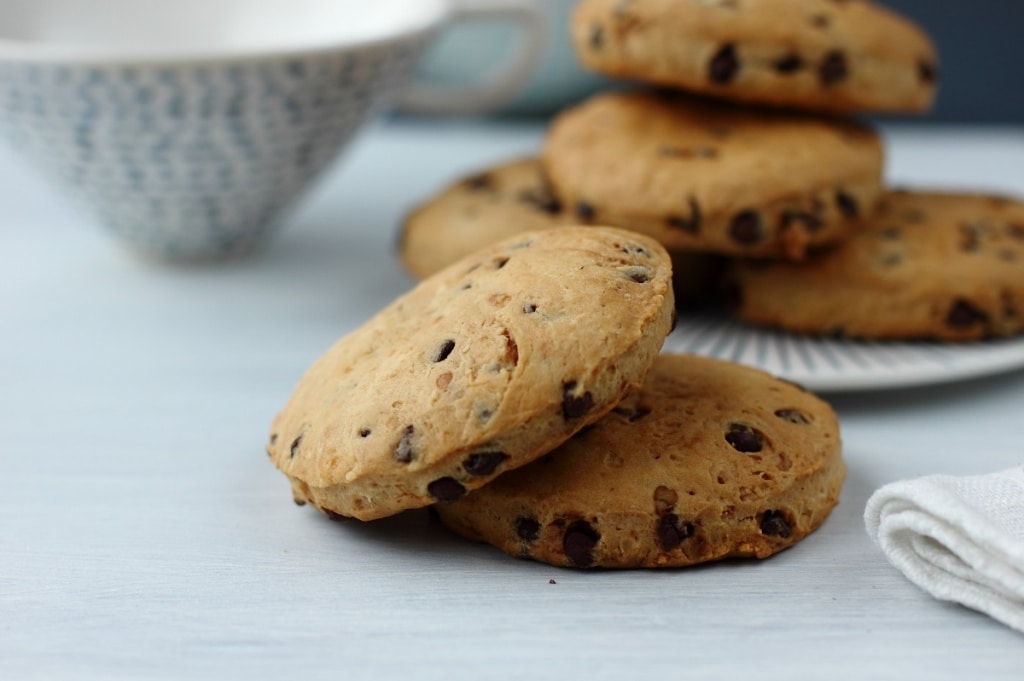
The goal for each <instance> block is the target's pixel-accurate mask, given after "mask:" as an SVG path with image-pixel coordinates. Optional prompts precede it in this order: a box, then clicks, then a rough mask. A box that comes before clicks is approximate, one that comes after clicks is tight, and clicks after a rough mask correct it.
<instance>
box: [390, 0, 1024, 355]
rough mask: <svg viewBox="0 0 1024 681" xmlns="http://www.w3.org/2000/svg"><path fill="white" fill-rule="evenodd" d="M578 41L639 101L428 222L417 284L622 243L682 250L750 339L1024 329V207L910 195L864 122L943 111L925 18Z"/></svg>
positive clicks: (557, 135)
mask: <svg viewBox="0 0 1024 681" xmlns="http://www.w3.org/2000/svg"><path fill="white" fill-rule="evenodd" d="M572 39H573V42H574V45H575V47H576V51H577V53H578V55H579V58H580V60H581V61H582V63H583V64H584V65H586V66H588V67H589V68H592V69H593V70H595V71H598V72H601V73H603V74H605V75H609V76H614V77H620V78H623V79H626V78H628V79H631V81H633V82H634V83H637V84H638V87H637V88H635V89H634V90H632V91H628V92H626V91H617V92H613V93H607V94H600V95H598V96H596V97H594V98H592V99H591V100H589V101H586V102H584V103H582V104H581V105H579V106H577V107H574V108H571V109H569V110H567V111H564V112H563V113H562V114H561V115H559V116H558V117H557V118H556V119H555V120H554V121H553V123H552V125H551V127H550V130H549V132H548V135H547V139H546V141H545V144H544V148H543V150H542V153H541V154H540V155H539V156H540V157H539V158H537V159H528V160H520V161H513V162H510V163H507V164H503V165H501V166H499V167H496V168H492V169H490V170H487V171H485V172H481V173H477V174H475V175H474V176H473V177H470V178H468V179H466V180H464V181H462V182H459V183H457V184H456V185H454V186H452V187H449V188H448V189H447V190H445V191H444V192H443V193H442V194H441V195H440V196H438V197H436V198H434V199H433V200H431V201H429V202H427V203H426V204H425V205H424V206H423V207H422V208H420V209H419V210H418V211H416V212H415V213H413V214H412V215H411V216H410V217H409V219H408V221H407V222H406V224H405V226H404V230H403V235H402V242H401V257H402V260H403V263H404V264H405V266H406V267H407V269H408V270H409V271H411V272H412V273H413V274H415V275H417V276H424V275H426V274H429V273H430V272H432V271H434V270H435V269H436V268H438V267H440V266H442V265H444V264H446V263H448V262H451V260H452V259H454V258H455V257H458V256H461V255H464V254H465V253H467V252H470V251H471V250H473V249H475V248H478V247H479V246H481V245H484V244H486V243H489V242H491V241H493V240H494V239H497V238H502V237H504V236H507V235H509V234H511V233H514V232H515V231H516V230H520V229H533V228H543V227H553V226H560V225H566V224H602V225H616V226H619V227H623V228H627V229H631V230H635V231H638V232H642V233H645V234H648V235H650V236H652V237H654V238H656V239H657V240H658V241H659V242H661V243H662V244H663V245H665V246H666V247H667V248H668V249H669V251H670V252H671V253H672V256H673V260H674V262H675V264H676V292H677V298H678V299H679V302H680V303H681V304H686V303H688V302H691V301H693V300H694V299H702V298H704V297H706V296H707V294H709V293H712V292H714V293H717V292H718V291H720V290H722V289H725V290H726V291H727V292H728V295H726V296H724V298H725V299H726V300H727V301H728V302H729V303H730V305H731V306H732V307H731V310H732V311H733V312H734V313H735V314H736V315H738V316H739V317H741V318H742V319H745V320H747V321H750V322H754V323H759V324H768V325H774V326H778V327H782V328H786V329H789V330H791V331H795V332H800V333H816V334H830V335H841V336H849V337H860V338H872V339H908V338H941V339H946V340H956V341H965V340H975V339H979V338H985V337H990V336H1000V335H1009V334H1016V333H1020V332H1021V331H1022V330H1024V313H1021V312H1019V310H1021V309H1024V268H1021V266H1020V262H1021V259H1022V258H1024V204H1022V203H1021V202H1019V201H1014V200H1010V199H1006V198H1002V197H994V196H979V195H969V194H963V193H949V192H901V191H894V190H891V189H889V188H887V187H886V186H885V184H884V178H883V172H884V161H885V158H884V151H885V150H884V147H883V145H882V143H881V140H880V138H879V136H878V134H877V132H876V131H875V130H873V129H872V128H871V127H870V126H868V125H865V124H864V123H861V122H857V121H855V120H853V118H852V116H854V115H856V114H860V113H867V112H896V113H903V114H911V113H921V112H925V111H927V110H928V109H929V107H930V106H931V104H932V101H933V99H934V96H935V91H936V85H937V72H938V66H937V63H938V60H937V56H936V52H935V48H934V47H933V45H932V43H931V41H930V40H929V38H928V37H927V35H925V33H924V32H923V31H922V30H921V29H919V28H918V27H917V26H915V25H914V24H912V23H911V22H909V21H908V20H906V19H905V18H903V17H900V16H898V15H896V14H894V13H893V12H891V11H889V10H887V9H885V8H883V7H881V6H880V5H878V4H875V3H872V2H867V1H865V0H582V1H581V2H580V3H579V5H578V7H577V9H576V12H575V15H574V21H573V36H572ZM723 271H724V273H723ZM723 281H724V284H723Z"/></svg>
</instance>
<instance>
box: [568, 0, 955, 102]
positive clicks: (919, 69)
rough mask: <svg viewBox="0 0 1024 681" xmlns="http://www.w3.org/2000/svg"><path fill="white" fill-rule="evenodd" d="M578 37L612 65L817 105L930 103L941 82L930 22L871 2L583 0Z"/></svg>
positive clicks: (696, 86)
mask: <svg viewBox="0 0 1024 681" xmlns="http://www.w3.org/2000/svg"><path fill="white" fill-rule="evenodd" d="M573 42H574V45H575V48H576V52H577V54H578V55H579V57H580V60H581V61H582V63H583V64H584V65H585V66H587V67H589V68H590V69H592V70H595V71H598V72H601V73H604V74H606V75H610V76H617V77H625V78H635V79H639V80H643V81H646V82H650V83H656V84H659V85H664V86H669V87H676V88H681V89H686V90H690V91H693V92H701V93H705V94H710V95H715V96H716V97H722V98H725V99H731V100H736V101H743V102H751V103H762V104H771V105H779V106H786V107H795V108H805V109H811V110H815V111H832V112H858V111H890V112H904V113H913V112H923V111H926V110H928V109H929V108H930V107H931V104H932V102H933V100H934V98H935V92H936V87H937V80H938V79H937V72H938V67H937V63H938V58H937V56H936V51H935V47H934V45H933V44H932V42H931V40H930V39H929V37H928V36H927V35H926V34H925V32H924V31H922V30H921V29H920V28H919V27H918V26H916V25H914V24H913V23H912V22H910V21H909V20H907V19H905V18H904V17H902V16H900V15H898V14H896V13H895V12H892V11H890V10H888V9H886V8H884V7H881V6H880V5H877V4H875V3H873V2H867V1H866V0H856V1H840V0H583V1H582V2H581V3H580V4H579V6H578V7H577V9H576V12H575V14H574V17H573Z"/></svg>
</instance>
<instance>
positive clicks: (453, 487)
mask: <svg viewBox="0 0 1024 681" xmlns="http://www.w3.org/2000/svg"><path fill="white" fill-rule="evenodd" d="M670 279H671V266H670V264H669V257H668V254H667V253H666V252H665V250H664V249H663V248H662V247H661V246H660V245H659V244H658V243H657V242H655V241H653V240H652V239H648V238H646V237H643V236H641V235H638V234H634V233H630V232H626V231H623V230H618V229H610V228H597V227H592V228H573V227H567V228H565V229H559V230H547V231H541V232H528V233H526V234H522V235H519V236H517V237H516V238H515V239H513V240H511V241H509V240H506V241H504V242H501V243H499V244H496V245H494V246H493V247H490V248H486V249H484V250H482V251H479V252H477V253H476V254H475V255H474V256H472V257H471V258H470V259H466V260H462V261H459V262H457V263H455V264H454V265H452V266H451V267H449V268H447V269H445V270H442V271H441V272H439V273H438V274H437V275H435V276H433V277H431V278H429V279H427V280H425V281H423V282H422V283H421V284H420V285H419V286H417V287H416V288H415V289H413V290H412V291H410V292H409V293H407V294H406V295H404V296H402V297H401V298H399V299H397V300H396V301H395V302H394V303H392V304H391V305H390V306H388V307H387V308H386V309H384V310H383V311H381V312H380V313H379V314H378V315H377V316H375V317H374V318H373V319H371V320H370V321H369V322H367V323H366V324H365V325H364V326H362V327H361V328H359V329H358V330H356V331H354V332H353V333H351V334H350V335H348V336H346V337H345V338H343V339H342V340H340V341H339V342H338V343H337V344H335V345H334V346H333V347H332V348H331V349H330V350H329V351H328V352H327V353H326V354H325V355H324V356H323V357H321V358H320V359H319V360H317V361H316V362H315V363H314V364H313V366H312V367H311V368H310V369H309V370H308V371H307V373H306V374H305V376H304V377H303V378H302V379H301V380H300V381H299V384H298V386H297V388H296V389H295V392H294V394H293V395H292V397H291V399H290V400H289V401H288V403H287V404H286V406H285V407H284V409H283V411H282V412H281V413H280V414H279V415H278V417H277V418H276V419H275V421H274V423H273V426H272V428H271V435H270V443H269V446H268V448H267V451H268V453H269V454H270V457H271V459H272V460H273V462H274V464H275V465H276V466H277V467H278V468H280V469H281V471H283V472H284V474H285V475H286V476H288V478H289V479H290V480H291V483H292V491H293V493H294V497H295V499H296V501H298V502H300V503H303V502H310V503H312V504H314V505H315V506H317V507H318V508H321V509H323V510H325V511H328V512H330V513H334V514H338V515H342V516H352V517H356V518H360V519H362V520H372V519H374V518H380V517H384V516H387V515H391V514H394V513H397V512H399V511H401V510H403V509H406V508H414V507H418V506H426V505H428V504H431V503H433V502H435V501H452V500H455V499H457V498H459V497H461V496H462V495H463V494H464V493H465V492H466V491H467V490H471V489H474V488H476V487H479V486H481V485H483V484H485V483H486V482H488V481H489V480H491V479H492V478H493V477H495V476H496V475H498V474H499V473H502V472H504V471H506V470H509V469H511V468H515V467H517V466H521V465H523V464H525V463H527V462H529V461H531V460H532V459H535V458H537V457H539V456H541V455H542V454H543V453H544V452H546V451H549V450H550V449H551V448H553V447H555V446H556V445H558V444H559V443H561V442H562V441H563V440H565V439H566V438H568V437H569V436H571V435H572V434H573V433H575V432H576V431H578V430H579V429H580V428H583V427H584V426H586V425H587V424H589V423H591V422H593V421H595V420H596V419H598V418H600V417H601V416H602V415H603V414H605V413H606V412H607V411H609V410H610V409H611V408H612V407H613V406H615V404H616V403H617V402H618V401H619V400H620V399H621V398H622V396H623V395H624V394H625V393H626V392H627V391H628V390H630V389H631V388H633V387H635V386H637V385H639V384H640V383H641V381H642V380H643V377H644V375H645V374H646V373H647V370H648V368H649V367H650V365H651V363H652V362H653V361H654V358H655V357H656V356H657V354H658V352H659V350H660V349H661V346H662V343H663V342H664V339H665V336H666V335H667V334H668V332H669V331H670V329H671V325H672V317H673V314H674V309H673V298H672V288H671V285H670V283H671V282H670Z"/></svg>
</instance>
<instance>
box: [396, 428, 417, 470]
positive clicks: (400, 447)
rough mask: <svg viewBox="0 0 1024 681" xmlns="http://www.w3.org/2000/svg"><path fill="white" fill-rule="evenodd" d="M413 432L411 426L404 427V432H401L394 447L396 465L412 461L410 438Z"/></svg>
mask: <svg viewBox="0 0 1024 681" xmlns="http://www.w3.org/2000/svg"><path fill="white" fill-rule="evenodd" d="M415 432H416V429H415V428H413V427H412V426H406V427H405V430H404V431H402V437H401V438H399V440H398V444H397V445H395V461H397V462H398V463H409V462H410V461H412V458H413V451H412V438H413V434H414V433H415Z"/></svg>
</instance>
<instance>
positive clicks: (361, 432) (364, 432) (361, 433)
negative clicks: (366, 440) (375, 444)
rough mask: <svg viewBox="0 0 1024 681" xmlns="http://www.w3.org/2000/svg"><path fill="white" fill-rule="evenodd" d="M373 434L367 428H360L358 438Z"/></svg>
mask: <svg viewBox="0 0 1024 681" xmlns="http://www.w3.org/2000/svg"><path fill="white" fill-rule="evenodd" d="M371 432H373V431H371V430H370V429H369V428H360V429H359V437H370V433H371Z"/></svg>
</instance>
